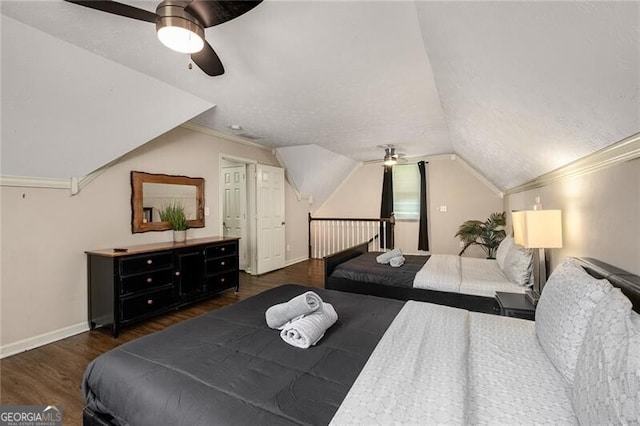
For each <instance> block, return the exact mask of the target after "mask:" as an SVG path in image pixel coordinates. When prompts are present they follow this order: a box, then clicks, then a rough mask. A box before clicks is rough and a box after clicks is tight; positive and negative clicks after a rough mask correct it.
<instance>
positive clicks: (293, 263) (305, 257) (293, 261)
mask: <svg viewBox="0 0 640 426" xmlns="http://www.w3.org/2000/svg"><path fill="white" fill-rule="evenodd" d="M305 260H309V257H308V256H303V257H298V258H296V259H291V260H287V261H286V262H284V266H285V268H286V267H287V266H291V265H295V264H296V263H300V262H304V261H305Z"/></svg>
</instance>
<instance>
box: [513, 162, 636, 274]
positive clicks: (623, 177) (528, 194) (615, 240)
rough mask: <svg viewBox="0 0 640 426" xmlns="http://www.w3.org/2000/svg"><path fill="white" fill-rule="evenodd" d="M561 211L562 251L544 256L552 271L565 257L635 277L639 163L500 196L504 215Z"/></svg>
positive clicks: (552, 251) (626, 164) (628, 163)
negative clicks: (614, 268)
mask: <svg viewBox="0 0 640 426" xmlns="http://www.w3.org/2000/svg"><path fill="white" fill-rule="evenodd" d="M537 196H539V197H540V201H541V202H542V207H543V208H544V209H561V210H562V222H563V223H562V224H563V248H562V249H552V250H548V251H547V256H548V257H549V258H550V260H551V267H552V268H554V267H555V266H557V265H558V263H560V262H561V261H562V260H563V259H564V258H565V257H567V256H578V257H593V258H596V259H599V260H601V261H603V262H606V263H610V264H612V265H614V266H617V267H619V268H622V269H624V270H627V271H629V272H631V273H634V274H640V221H639V219H640V159H635V160H632V161H627V162H625V163H622V164H618V165H616V166H613V167H610V168H607V169H604V170H600V171H598V172H595V173H591V174H587V175H583V176H578V177H573V178H570V179H565V180H562V181H559V182H555V183H553V184H550V185H547V186H544V187H542V188H538V189H533V190H529V191H524V192H520V193H517V194H513V195H509V196H506V197H505V211H508V212H510V211H511V210H521V209H532V208H533V205H534V204H535V198H536V197H537Z"/></svg>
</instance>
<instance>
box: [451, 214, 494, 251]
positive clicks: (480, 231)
mask: <svg viewBox="0 0 640 426" xmlns="http://www.w3.org/2000/svg"><path fill="white" fill-rule="evenodd" d="M506 224H507V214H506V213H505V212H502V213H497V212H496V213H491V216H489V218H487V220H485V221H484V222H482V221H480V220H467V221H465V222H464V223H463V224H462V225H460V227H459V228H458V232H457V233H456V235H455V236H456V237H460V240H461V241H462V242H463V243H464V247H463V248H462V250H460V253H458V256H462V254H463V253H464V252H465V250H467V249H468V248H469V247H470V246H472V245H477V246H480V248H481V249H482V251H484V252H485V254H486V255H487V258H488V259H493V258H495V257H496V250H497V249H498V246H499V245H500V242H501V241H502V240H503V239H504V237H505V236H506V235H507V234H506V232H505V231H504V226H505V225H506Z"/></svg>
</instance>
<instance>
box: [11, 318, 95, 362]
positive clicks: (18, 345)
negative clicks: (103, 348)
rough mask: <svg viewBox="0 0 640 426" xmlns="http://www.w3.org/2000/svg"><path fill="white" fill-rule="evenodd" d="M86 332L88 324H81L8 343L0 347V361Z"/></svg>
mask: <svg viewBox="0 0 640 426" xmlns="http://www.w3.org/2000/svg"><path fill="white" fill-rule="evenodd" d="M88 330H89V324H87V323H86V322H82V323H79V324H75V325H70V326H69V327H64V328H61V329H58V330H54V331H50V332H48V333H44V334H41V335H39V336H34V337H29V338H28V339H24V340H20V341H17V342H14V343H9V344H8V345H4V346H0V359H2V358H6V357H8V356H11V355H15V354H19V353H20V352H24V351H28V350H30V349H34V348H37V347H39V346H44V345H47V344H49V343H53V342H56V341H58V340H61V339H65V338H67V337H71V336H75V335H76V334H79V333H83V332H85V331H88Z"/></svg>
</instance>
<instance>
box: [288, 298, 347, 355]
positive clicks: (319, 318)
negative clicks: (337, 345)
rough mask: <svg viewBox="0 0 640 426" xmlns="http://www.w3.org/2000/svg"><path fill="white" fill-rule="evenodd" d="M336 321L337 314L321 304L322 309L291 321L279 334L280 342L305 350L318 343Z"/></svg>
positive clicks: (326, 305)
mask: <svg viewBox="0 0 640 426" xmlns="http://www.w3.org/2000/svg"><path fill="white" fill-rule="evenodd" d="M336 321H338V314H337V313H336V310H335V309H333V306H331V304H329V303H322V308H320V309H318V310H317V311H315V312H313V313H311V314H308V315H305V316H304V317H302V318H300V319H298V320H295V321H291V322H289V323H287V325H285V327H284V328H283V329H282V331H281V332H280V337H282V340H284V341H285V342H287V343H288V344H290V345H291V346H295V347H297V348H302V349H307V348H308V347H310V346H313V345H315V344H316V343H318V341H319V340H320V339H322V336H324V333H325V331H327V329H328V328H329V327H331V326H332V325H333V324H334V323H335V322H336Z"/></svg>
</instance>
